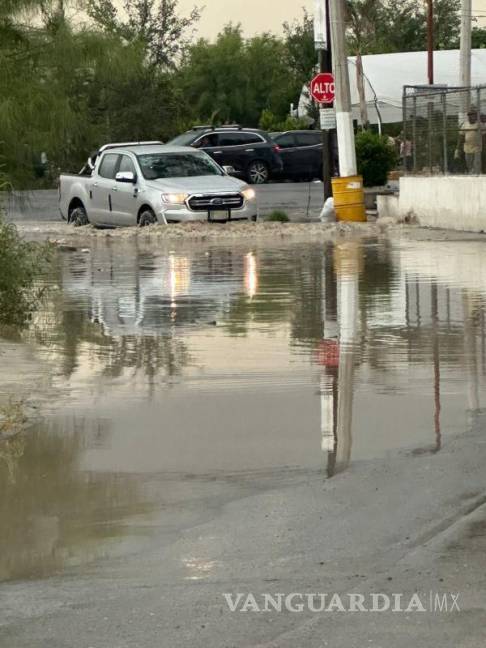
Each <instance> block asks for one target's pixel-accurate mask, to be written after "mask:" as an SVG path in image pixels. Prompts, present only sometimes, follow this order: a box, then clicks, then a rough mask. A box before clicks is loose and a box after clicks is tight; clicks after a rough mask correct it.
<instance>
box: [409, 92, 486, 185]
mask: <svg viewBox="0 0 486 648" xmlns="http://www.w3.org/2000/svg"><path fill="white" fill-rule="evenodd" d="M400 142H401V143H400V157H401V159H402V164H403V167H404V171H405V172H406V173H411V174H415V175H417V174H421V175H437V174H474V175H479V174H481V173H486V86H477V87H474V88H472V87H471V88H448V87H443V88H441V87H438V86H431V87H428V86H405V88H404V93H403V132H402V134H401V138H400Z"/></svg>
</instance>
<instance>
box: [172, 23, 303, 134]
mask: <svg viewBox="0 0 486 648" xmlns="http://www.w3.org/2000/svg"><path fill="white" fill-rule="evenodd" d="M285 59H286V52H285V45H284V43H283V42H282V41H281V40H280V39H279V38H277V37H276V36H272V35H271V34H262V35H260V36H255V37H254V38H251V39H245V38H244V37H243V34H242V32H241V28H240V27H239V26H234V25H228V26H226V27H225V28H224V30H223V31H222V32H221V33H220V34H219V36H218V37H217V39H216V42H214V43H210V42H209V41H207V40H205V39H200V40H199V41H198V42H197V43H196V44H195V45H193V46H192V47H191V48H190V49H189V52H188V55H187V57H186V59H185V60H184V63H183V65H182V67H181V70H180V73H179V82H180V87H181V94H182V95H183V96H184V98H185V101H186V104H185V105H186V109H187V110H188V111H190V112H192V116H193V119H194V120H195V121H196V122H199V123H213V122H218V123H225V122H230V123H235V122H236V123H239V124H242V125H244V126H255V125H256V124H257V123H258V121H259V118H260V115H261V114H262V111H263V110H265V109H266V110H269V111H271V112H273V113H275V114H276V115H278V116H279V118H280V119H282V118H283V117H284V116H285V115H286V114H288V112H289V107H290V103H292V102H295V101H296V100H297V99H298V97H299V95H300V89H301V83H300V81H299V80H298V79H297V77H296V76H295V75H294V74H293V73H292V71H289V69H288V67H287V64H286V60H285Z"/></svg>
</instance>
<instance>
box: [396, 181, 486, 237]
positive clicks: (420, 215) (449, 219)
mask: <svg viewBox="0 0 486 648" xmlns="http://www.w3.org/2000/svg"><path fill="white" fill-rule="evenodd" d="M399 213H400V216H401V217H404V216H406V215H407V214H413V215H414V216H415V217H416V218H417V221H418V223H419V224H420V225H422V226H424V227H439V228H444V229H454V230H461V231H467V232H486V176H435V177H415V176H409V177H405V178H401V179H400V199H399Z"/></svg>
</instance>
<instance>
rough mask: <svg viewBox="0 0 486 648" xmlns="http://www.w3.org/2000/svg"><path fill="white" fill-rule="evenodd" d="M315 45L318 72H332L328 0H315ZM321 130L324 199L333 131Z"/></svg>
mask: <svg viewBox="0 0 486 648" xmlns="http://www.w3.org/2000/svg"><path fill="white" fill-rule="evenodd" d="M314 25H315V38H314V40H315V45H316V48H317V50H318V52H319V72H332V54H331V25H330V22H329V0H316V2H315V13H314ZM321 130H322V174H323V178H322V180H323V183H324V201H326V200H327V198H329V197H330V196H332V185H331V177H332V175H333V171H334V169H333V156H332V145H333V141H334V139H335V132H334V131H329V130H325V129H321Z"/></svg>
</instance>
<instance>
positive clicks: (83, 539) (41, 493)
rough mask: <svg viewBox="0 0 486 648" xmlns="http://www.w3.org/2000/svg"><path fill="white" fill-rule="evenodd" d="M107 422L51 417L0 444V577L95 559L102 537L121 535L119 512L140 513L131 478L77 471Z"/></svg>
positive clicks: (123, 527)
mask: <svg viewBox="0 0 486 648" xmlns="http://www.w3.org/2000/svg"><path fill="white" fill-rule="evenodd" d="M108 426H109V423H108V422H101V421H98V422H97V423H96V426H95V427H93V423H92V422H89V421H87V420H83V419H76V420H70V421H55V422H54V421H53V422H51V423H49V424H45V425H38V426H36V427H34V428H33V429H31V430H29V431H28V433H27V434H24V435H19V436H17V437H15V438H13V439H10V440H8V441H5V442H4V443H2V444H1V445H0V511H1V524H2V533H1V534H0V580H9V579H20V578H31V577H40V576H43V575H47V574H51V573H53V572H55V571H57V570H59V569H61V568H64V567H66V566H74V565H77V564H80V563H86V562H90V561H92V560H94V559H97V558H100V557H101V556H102V555H104V553H105V552H107V548H103V543H105V545H106V543H108V542H109V541H111V542H113V540H115V539H116V538H119V537H121V536H122V535H127V527H126V525H125V522H124V519H125V518H126V517H128V516H130V514H134V513H137V514H139V515H140V514H141V513H143V512H147V511H148V506H147V503H146V502H144V501H143V500H142V497H141V492H140V487H139V485H138V484H137V480H136V478H135V476H130V475H116V474H100V473H94V472H90V471H81V470H80V460H81V457H82V455H83V452H84V451H85V450H86V447H87V446H89V445H93V444H95V445H96V444H99V443H100V441H102V439H103V437H105V436H106V434H107V428H108ZM102 541H103V542H102ZM110 553H112V552H111V551H110Z"/></svg>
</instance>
